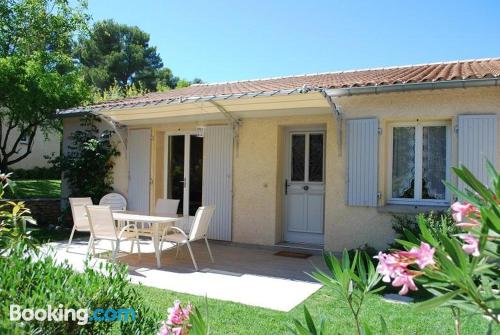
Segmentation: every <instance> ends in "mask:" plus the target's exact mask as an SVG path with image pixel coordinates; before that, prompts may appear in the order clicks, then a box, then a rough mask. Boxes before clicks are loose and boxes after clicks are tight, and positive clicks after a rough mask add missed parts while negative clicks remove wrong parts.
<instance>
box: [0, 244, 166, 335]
mask: <svg viewBox="0 0 500 335" xmlns="http://www.w3.org/2000/svg"><path fill="white" fill-rule="evenodd" d="M0 273H2V280H1V281H0V300H1V301H2V302H4V303H3V304H2V305H1V307H0V333H2V334H106V335H107V334H110V333H111V332H114V331H116V332H119V333H121V334H154V333H155V331H156V330H157V329H158V326H159V324H158V321H157V320H159V315H158V313H155V312H154V311H152V310H151V309H150V308H148V307H146V305H145V301H144V298H143V297H142V296H141V295H140V293H139V291H138V288H139V287H138V286H132V285H130V284H129V279H128V275H127V269H126V267H124V266H119V267H115V266H114V265H112V264H109V263H108V264H107V265H106V266H100V267H99V268H98V269H93V268H91V267H89V266H87V267H86V268H85V271H84V272H83V273H77V272H75V271H74V270H73V269H72V268H71V266H70V265H68V264H67V263H63V264H59V265H56V261H55V260H54V259H53V258H52V257H51V256H44V257H42V258H41V259H38V258H36V257H33V256H32V255H31V254H25V253H23V252H22V251H15V252H14V253H13V254H12V255H11V257H0ZM103 273H107V275H104V274H103ZM10 304H17V305H20V306H22V308H25V307H26V308H35V309H36V308H46V306H47V305H52V306H53V307H55V308H57V307H58V306H59V305H60V304H62V305H63V306H64V307H65V308H74V309H79V308H89V309H92V310H93V309H95V308H103V309H107V308H114V309H116V310H117V309H119V308H130V307H131V308H134V310H135V312H136V320H135V321H134V322H131V321H129V322H124V321H115V322H106V321H100V322H89V323H88V324H86V325H78V324H77V322H78V321H77V320H75V321H72V320H70V321H68V322H53V321H37V320H33V321H30V322H26V323H23V322H11V321H9V305H10Z"/></svg>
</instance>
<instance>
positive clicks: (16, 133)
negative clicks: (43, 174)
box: [0, 0, 89, 171]
mask: <svg viewBox="0 0 500 335" xmlns="http://www.w3.org/2000/svg"><path fill="white" fill-rule="evenodd" d="M75 3H76V4H75V5H74V6H73V7H72V6H69V5H68V3H67V1H66V0H19V1H5V0H4V1H1V2H0V22H1V23H2V24H1V25H0V121H1V124H2V127H0V170H1V171H5V170H7V168H8V166H9V165H12V164H14V163H17V162H20V161H21V160H23V159H24V158H25V157H27V156H28V155H29V154H30V153H31V150H32V147H33V141H34V138H35V136H36V134H37V133H38V132H39V131H42V132H47V131H49V130H51V129H58V128H60V126H59V124H60V123H59V121H58V120H56V119H55V118H54V117H53V115H54V112H55V111H56V109H57V108H70V107H74V106H76V105H79V104H81V103H82V102H84V101H85V100H86V99H87V97H88V95H89V89H88V87H87V85H86V84H85V82H84V80H83V78H82V76H81V73H80V71H79V69H78V67H77V66H76V65H75V63H74V62H73V59H72V58H71V46H72V43H73V38H74V37H75V36H76V35H78V34H82V33H83V31H84V30H85V28H86V25H87V21H88V16H87V15H86V14H85V9H86V8H85V3H84V2H83V1H80V0H77V1H75ZM22 139H27V146H25V147H23V148H21V147H20V146H19V144H20V142H21V140H22Z"/></svg>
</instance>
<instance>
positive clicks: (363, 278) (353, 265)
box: [294, 250, 383, 335]
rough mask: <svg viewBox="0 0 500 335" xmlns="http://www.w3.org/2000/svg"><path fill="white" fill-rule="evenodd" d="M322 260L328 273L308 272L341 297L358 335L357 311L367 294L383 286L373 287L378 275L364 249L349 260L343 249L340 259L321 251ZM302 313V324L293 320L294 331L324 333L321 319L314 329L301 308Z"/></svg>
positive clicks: (308, 315) (358, 316)
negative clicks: (303, 321) (303, 320)
mask: <svg viewBox="0 0 500 335" xmlns="http://www.w3.org/2000/svg"><path fill="white" fill-rule="evenodd" d="M324 259H325V263H326V265H327V267H328V269H329V271H330V273H329V274H326V273H324V272H322V271H317V272H314V273H313V274H312V277H313V278H315V279H316V280H318V281H319V282H321V283H323V285H325V286H326V287H329V288H331V289H333V291H334V292H335V293H336V294H337V296H339V297H340V298H341V299H342V301H343V302H344V303H345V304H346V305H347V307H348V308H349V311H350V312H351V315H352V317H353V320H354V326H355V329H356V334H358V335H361V334H362V324H361V321H360V313H361V310H362V307H363V303H364V302H365V298H366V297H367V296H368V295H369V294H372V293H375V292H379V291H380V290H382V289H383V287H378V288H377V284H378V283H379V282H380V279H381V277H380V275H379V274H378V273H377V272H376V271H375V267H374V265H373V263H372V261H371V259H370V257H369V256H368V255H367V254H366V253H364V252H359V251H356V252H355V253H354V256H353V257H352V259H351V257H350V256H349V252H348V251H347V250H344V251H343V253H342V258H341V259H340V260H339V259H337V258H336V257H335V256H333V255H332V254H325V256H324ZM304 315H305V318H306V326H304V325H302V323H301V322H300V321H297V320H295V321H294V322H295V329H296V331H295V334H300V335H302V334H324V324H323V322H321V323H320V325H319V328H317V327H316V326H315V325H314V322H313V321H312V318H311V315H310V314H309V311H308V310H307V309H305V310H304Z"/></svg>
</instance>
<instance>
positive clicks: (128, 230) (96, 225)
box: [86, 206, 141, 262]
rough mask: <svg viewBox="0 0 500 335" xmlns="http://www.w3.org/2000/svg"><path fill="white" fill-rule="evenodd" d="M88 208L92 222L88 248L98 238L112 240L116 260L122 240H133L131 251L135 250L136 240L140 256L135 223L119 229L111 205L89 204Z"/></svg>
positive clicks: (113, 257)
mask: <svg viewBox="0 0 500 335" xmlns="http://www.w3.org/2000/svg"><path fill="white" fill-rule="evenodd" d="M86 209H87V216H88V218H89V223H90V231H91V234H92V239H91V241H89V249H88V250H90V244H92V247H93V245H94V243H95V241H96V240H108V241H111V249H112V260H113V262H114V261H115V260H116V256H117V254H118V252H119V251H120V242H121V241H124V240H131V241H132V244H131V246H130V253H132V252H133V251H134V242H136V243H137V251H138V252H139V257H140V255H141V247H140V244H139V235H138V233H137V227H136V226H135V224H133V223H129V224H127V225H125V226H124V227H123V228H121V229H120V231H118V230H117V228H116V226H115V222H114V220H113V213H112V212H111V208H110V207H109V206H87V207H86ZM94 254H95V252H94ZM87 256H88V251H87Z"/></svg>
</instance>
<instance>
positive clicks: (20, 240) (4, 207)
mask: <svg viewBox="0 0 500 335" xmlns="http://www.w3.org/2000/svg"><path fill="white" fill-rule="evenodd" d="M9 177H10V174H4V173H1V174H0V255H8V254H9V253H11V249H15V248H16V247H17V245H22V246H23V247H25V248H26V247H28V248H34V247H35V245H36V242H35V241H34V240H33V239H32V238H31V236H30V232H29V231H28V229H27V223H34V220H33V218H32V217H31V216H30V215H29V214H30V210H29V209H28V208H26V207H25V206H24V202H22V201H20V202H13V201H4V200H3V198H4V195H5V190H9V189H10V186H9V182H10V180H9Z"/></svg>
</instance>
